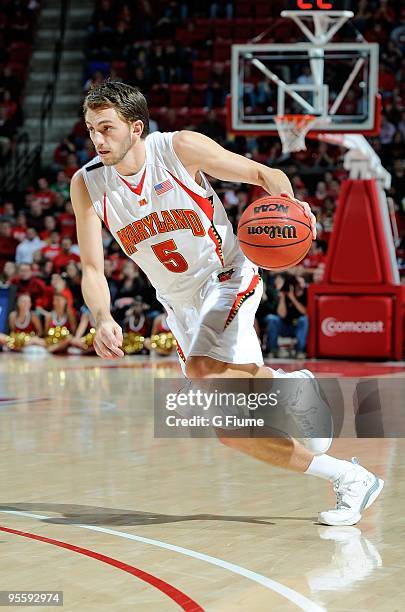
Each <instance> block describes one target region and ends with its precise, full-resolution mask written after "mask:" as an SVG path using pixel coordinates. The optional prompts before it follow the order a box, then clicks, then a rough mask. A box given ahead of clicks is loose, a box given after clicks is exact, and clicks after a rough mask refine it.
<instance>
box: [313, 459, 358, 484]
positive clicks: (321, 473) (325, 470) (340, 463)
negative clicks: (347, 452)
mask: <svg viewBox="0 0 405 612" xmlns="http://www.w3.org/2000/svg"><path fill="white" fill-rule="evenodd" d="M350 466H351V463H350V461H345V460H342V459H336V458H335V457H331V456H330V455H315V457H314V458H313V459H312V461H311V463H310V464H309V467H308V469H307V470H306V471H305V474H309V475H310V476H318V478H325V480H335V478H337V477H338V476H340V474H342V473H343V472H345V471H346V470H347V468H348V467H350Z"/></svg>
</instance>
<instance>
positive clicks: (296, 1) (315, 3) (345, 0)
mask: <svg viewBox="0 0 405 612" xmlns="http://www.w3.org/2000/svg"><path fill="white" fill-rule="evenodd" d="M286 4H287V10H289V11H302V12H303V13H304V12H305V11H322V12H325V13H327V12H328V11H350V10H352V5H353V4H354V3H353V1H352V0H287V3H286Z"/></svg>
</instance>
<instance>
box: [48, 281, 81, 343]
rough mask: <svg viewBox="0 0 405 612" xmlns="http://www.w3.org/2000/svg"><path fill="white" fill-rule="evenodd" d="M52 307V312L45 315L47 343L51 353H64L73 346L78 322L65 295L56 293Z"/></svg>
mask: <svg viewBox="0 0 405 612" xmlns="http://www.w3.org/2000/svg"><path fill="white" fill-rule="evenodd" d="M52 305H53V309H52V311H51V312H47V313H46V315H45V331H46V338H45V342H46V345H47V349H48V351H49V352H50V353H63V352H66V351H67V349H68V347H69V346H70V344H71V339H72V337H73V334H74V332H75V329H76V321H75V318H74V315H73V312H72V310H71V309H70V308H69V306H68V302H67V299H66V297H65V296H64V295H62V294H61V293H55V295H54V296H53V300H52Z"/></svg>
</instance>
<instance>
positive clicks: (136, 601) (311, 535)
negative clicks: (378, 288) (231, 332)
mask: <svg viewBox="0 0 405 612" xmlns="http://www.w3.org/2000/svg"><path fill="white" fill-rule="evenodd" d="M308 366H309V364H308ZM283 367H285V369H295V368H296V365H295V367H294V364H293V363H287V364H285V366H283ZM300 367H302V365H301V366H300ZM310 367H311V368H312V369H313V370H314V371H315V372H318V373H319V374H320V375H326V374H328V373H329V374H333V375H339V376H345V375H353V373H355V374H354V375H362V376H365V375H367V373H369V374H370V375H375V374H377V373H378V374H379V375H381V376H393V375H400V376H405V365H404V364H402V365H401V364H384V365H378V364H363V363H357V364H348V363H344V362H318V363H313V364H311V366H310ZM177 374H179V369H178V366H177V364H176V362H175V361H174V360H171V358H168V359H166V360H164V359H162V360H160V361H155V360H153V359H150V358H137V357H135V358H132V359H126V360H124V361H121V362H103V361H101V360H99V359H98V358H96V357H94V358H93V357H66V358H65V357H52V358H48V357H45V358H42V359H39V358H38V357H34V356H25V355H10V354H8V355H6V354H3V355H0V451H1V463H0V551H1V554H0V576H1V586H0V590H18V591H21V590H40V591H49V590H63V592H64V606H63V608H61V609H62V610H64V611H65V612H70V611H79V612H88V611H89V612H90V611H91V612H93V611H94V612H98V611H104V610H106V611H107V610H108V611H112V612H127V611H128V612H129V611H135V612H138V611H139V612H166V611H167V612H169V611H175V610H179V609H180V610H188V611H199V610H207V611H212V612H234V611H235V612H236V611H241V612H242V611H243V612H267V611H275V612H278V611H284V610H285V611H290V610H291V611H293V610H307V611H311V612H312V611H314V612H317V611H321V610H330V611H333V612H343V611H349V610H350V611H352V610H356V612H366V611H367V612H368V611H370V610H376V611H381V612H394V611H395V612H396V611H400V610H404V609H405V597H404V579H405V543H404V540H405V538H404V534H405V521H404V507H405V485H404V480H405V441H404V440H403V439H394V438H391V439H386V440H381V439H374V440H371V439H361V440H360V439H357V440H356V439H340V440H336V441H335V442H334V445H333V447H332V449H331V453H332V454H335V455H336V456H338V457H344V458H349V459H350V457H351V456H353V455H356V456H358V457H359V459H360V460H361V462H362V463H363V464H364V465H366V466H367V467H369V469H371V470H373V471H376V472H378V474H379V475H381V476H382V477H383V478H384V479H385V482H386V486H385V489H384V492H383V494H382V496H381V498H380V499H379V501H378V502H376V504H375V505H374V506H373V507H372V508H371V509H370V510H369V511H368V512H367V513H366V514H365V515H364V518H363V520H362V521H361V522H360V523H359V524H358V525H357V526H356V527H326V526H321V525H318V524H317V523H316V516H317V512H318V511H319V510H324V509H326V508H329V507H331V505H333V504H334V497H333V495H332V492H331V490H330V489H329V487H328V485H327V483H325V482H324V481H320V480H318V479H315V478H310V477H302V476H297V475H295V474H292V473H288V472H284V471H280V470H277V469H276V468H273V467H271V466H269V465H267V464H264V463H260V462H256V461H255V460H253V459H251V458H249V457H247V456H243V455H241V454H238V453H237V452H236V451H233V450H231V449H230V448H227V447H224V446H223V445H221V444H220V443H218V441H217V440H216V439H209V438H204V439H166V438H165V439H163V438H160V439H158V438H155V437H154V435H153V381H154V378H156V377H162V378H165V377H173V376H174V375H177ZM4 609H10V610H11V609H12V608H4ZM13 609H21V610H22V609H27V610H34V608H33V607H27V608H13ZM35 609H36V608H35ZM45 609H47V610H48V609H49V610H51V609H55V610H56V609H57V608H50V607H47V608H45Z"/></svg>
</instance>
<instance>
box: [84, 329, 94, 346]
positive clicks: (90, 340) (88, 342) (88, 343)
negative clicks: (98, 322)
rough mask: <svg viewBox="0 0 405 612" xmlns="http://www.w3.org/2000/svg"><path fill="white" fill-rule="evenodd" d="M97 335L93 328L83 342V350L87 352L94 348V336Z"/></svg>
mask: <svg viewBox="0 0 405 612" xmlns="http://www.w3.org/2000/svg"><path fill="white" fill-rule="evenodd" d="M95 335H96V330H95V329H94V327H92V328H91V329H90V331H89V333H88V334H86V335H85V337H84V341H83V348H84V350H85V351H87V350H88V349H89V348H91V347H92V346H93V342H94V336H95Z"/></svg>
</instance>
